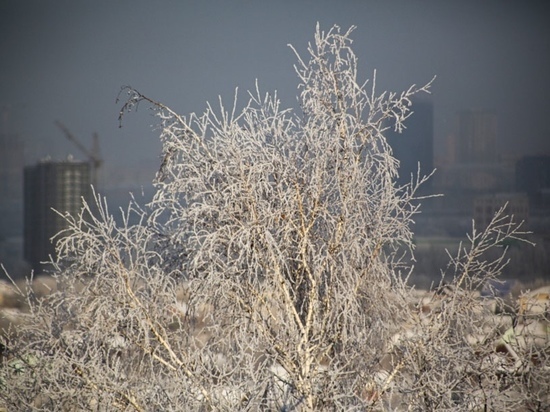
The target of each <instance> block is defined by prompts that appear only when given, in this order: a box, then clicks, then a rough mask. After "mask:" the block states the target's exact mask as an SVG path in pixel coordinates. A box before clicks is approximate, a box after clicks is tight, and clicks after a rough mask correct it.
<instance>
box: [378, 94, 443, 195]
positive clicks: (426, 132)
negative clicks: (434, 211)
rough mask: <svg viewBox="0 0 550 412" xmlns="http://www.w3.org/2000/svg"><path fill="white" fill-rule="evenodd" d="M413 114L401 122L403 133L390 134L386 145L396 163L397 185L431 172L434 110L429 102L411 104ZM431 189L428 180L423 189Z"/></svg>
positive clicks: (432, 165) (415, 101)
mask: <svg viewBox="0 0 550 412" xmlns="http://www.w3.org/2000/svg"><path fill="white" fill-rule="evenodd" d="M412 111H413V114H412V115H411V116H410V117H409V118H408V119H407V120H406V121H405V126H406V129H404V130H403V132H402V133H396V132H392V133H390V134H389V136H388V141H389V143H390V145H391V147H392V150H393V155H394V157H395V158H396V159H397V160H399V179H398V182H399V183H400V184H406V183H409V182H410V181H411V175H413V176H414V178H415V180H416V177H417V175H418V163H420V174H421V175H427V174H430V173H431V172H432V170H433V168H434V162H433V153H434V127H433V125H434V109H433V103H432V102H431V101H424V100H413V102H412ZM430 186H431V179H430V180H429V181H428V182H427V184H426V185H425V186H424V188H428V187H430Z"/></svg>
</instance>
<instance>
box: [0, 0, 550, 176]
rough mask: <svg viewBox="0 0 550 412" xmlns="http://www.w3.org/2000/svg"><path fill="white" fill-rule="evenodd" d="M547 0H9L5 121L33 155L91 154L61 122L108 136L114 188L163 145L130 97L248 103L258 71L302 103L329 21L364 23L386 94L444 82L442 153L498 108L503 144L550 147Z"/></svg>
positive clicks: (0, 34)
mask: <svg viewBox="0 0 550 412" xmlns="http://www.w3.org/2000/svg"><path fill="white" fill-rule="evenodd" d="M548 17H550V16H549V14H548V12H547V8H546V7H545V2H542V1H524V2H519V1H502V0H501V1H492V0H491V1H483V2H477V1H464V0H459V1H446V2H441V1H384V2H380V1H368V0H363V1H359V0H357V1H319V0H317V1H301V0H293V1H270V2H264V1H244V0H237V1H201V2H192V1H158V2H145V1H128V0H120V1H96V2H84V1H74V0H70V1H58V0H56V1H48V2H45V1H28V0H1V1H0V30H1V31H0V51H1V55H2V58H1V60H0V61H1V63H0V106H2V107H5V108H9V111H8V112H7V114H8V119H7V120H6V121H4V122H3V124H2V129H3V130H4V131H8V132H15V133H18V134H19V135H20V136H21V137H22V138H23V139H24V140H25V142H26V148H27V149H26V162H27V163H34V162H35V161H36V160H37V159H38V158H39V157H43V156H46V155H48V154H50V155H52V156H53V157H54V158H55V157H58V158H60V157H64V156H66V155H67V154H68V153H75V154H78V151H77V150H76V149H75V148H74V146H73V145H71V144H70V143H69V142H68V141H67V140H66V139H65V138H64V137H63V134H62V133H61V131H60V130H59V129H58V128H57V127H56V126H55V125H54V121H55V120H56V119H59V120H61V121H62V122H63V123H65V124H66V125H67V126H68V128H69V129H70V130H71V131H72V132H73V133H74V134H75V135H77V136H78V137H79V138H80V139H81V140H83V141H84V142H85V143H86V144H90V143H91V136H92V133H93V132H97V133H98V134H99V136H100V139H101V149H102V153H103V156H104V157H105V162H106V163H105V168H106V175H105V179H106V180H107V182H106V183H108V181H109V173H111V172H113V171H116V170H118V169H121V168H122V169H124V168H130V169H135V170H139V169H140V168H141V169H142V170H143V173H142V174H141V175H139V176H138V177H136V179H138V180H143V183H145V182H146V181H147V180H148V179H149V178H150V177H152V170H154V168H155V167H156V162H157V159H158V155H159V151H160V144H159V143H158V139H157V138H156V135H157V133H156V132H155V131H153V130H152V128H151V125H154V124H155V119H154V118H153V117H151V115H150V113H148V111H147V109H146V107H145V106H142V107H141V108H140V111H139V112H138V113H137V114H132V115H131V116H128V117H126V119H125V122H124V125H123V128H122V129H119V128H118V121H117V117H118V110H119V108H120V104H118V105H117V104H115V99H116V97H117V94H118V92H119V90H120V88H121V86H123V85H131V86H133V87H135V88H137V89H138V90H140V91H142V92H143V93H145V94H147V95H148V96H150V97H153V98H155V99H158V100H161V101H162V102H164V103H166V104H168V105H170V106H171V107H172V108H174V109H175V110H177V111H178V112H180V113H182V114H187V113H189V112H193V111H194V112H200V111H202V110H203V109H204V108H205V102H206V101H211V102H213V103H215V102H216V101H217V96H218V94H221V95H222V97H223V98H224V99H225V100H226V101H227V102H228V103H230V102H231V100H232V94H233V91H234V89H235V87H239V90H240V91H241V96H242V99H243V101H244V98H245V93H244V92H245V90H247V89H250V88H253V87H254V82H255V79H256V78H258V80H259V83H260V85H261V87H262V89H263V90H264V91H266V92H267V91H272V90H275V89H277V90H278V93H279V95H280V96H281V97H282V99H283V103H284V106H292V107H295V106H296V103H295V98H294V96H295V94H296V85H297V80H296V76H295V74H294V72H293V68H292V65H293V63H294V56H293V53H292V51H291V50H290V49H289V48H288V47H287V44H288V43H292V44H293V45H295V46H296V47H297V49H298V50H299V51H300V52H304V51H305V46H306V44H307V42H308V41H310V40H311V38H312V35H313V32H314V29H315V24H316V22H317V21H319V22H320V24H321V27H322V28H326V29H329V28H330V26H331V25H332V24H338V25H340V26H341V27H342V28H347V27H349V26H350V25H356V26H357V29H356V30H355V32H354V34H353V38H354V39H355V41H354V50H355V52H356V54H357V55H358V57H359V63H360V67H361V73H362V75H363V76H364V77H366V76H370V74H371V73H372V71H373V70H374V69H377V72H378V85H379V86H380V90H382V89H383V88H389V89H391V90H400V89H402V88H405V87H407V86H408V85H410V84H412V83H417V84H419V83H425V82H428V81H429V80H430V79H431V78H432V77H433V76H434V75H436V76H437V79H436V82H435V83H434V86H433V102H434V108H435V138H436V151H441V147H442V144H441V141H442V140H443V139H444V138H445V137H446V136H447V135H448V134H450V133H452V132H453V123H454V114H455V113H456V111H458V110H461V109H467V108H486V109H490V110H494V111H495V112H496V113H497V114H498V130H499V134H498V139H499V146H500V148H501V152H502V153H514V154H533V153H548V152H550V126H549V123H548V120H547V116H548V113H550V99H548V97H547V94H548V92H550V76H548V73H550V26H549V25H548Z"/></svg>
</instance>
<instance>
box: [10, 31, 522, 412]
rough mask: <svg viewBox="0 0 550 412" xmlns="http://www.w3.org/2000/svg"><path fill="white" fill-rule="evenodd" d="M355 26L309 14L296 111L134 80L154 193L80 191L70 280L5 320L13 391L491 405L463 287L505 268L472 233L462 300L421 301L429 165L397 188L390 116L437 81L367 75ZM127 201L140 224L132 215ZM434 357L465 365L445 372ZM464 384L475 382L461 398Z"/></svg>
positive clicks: (64, 267)
mask: <svg viewBox="0 0 550 412" xmlns="http://www.w3.org/2000/svg"><path fill="white" fill-rule="evenodd" d="M350 33H351V30H349V31H347V32H345V33H342V32H341V31H340V29H339V28H338V27H333V28H332V29H331V30H330V31H328V32H322V31H320V29H319V28H318V29H317V31H316V34H315V39H314V43H313V44H311V45H310V46H309V47H308V56H307V58H306V57H300V56H298V55H297V59H298V63H297V65H296V68H295V69H296V73H297V75H298V77H299V80H300V87H299V102H300V111H299V112H295V111H292V110H289V109H283V108H282V107H281V104H280V102H279V100H278V99H277V97H276V95H273V96H272V95H269V94H262V93H261V92H260V90H259V87H258V86H257V87H256V90H255V91H253V92H251V93H249V101H248V104H246V106H245V107H244V109H242V110H240V111H237V109H236V107H237V101H236V100H237V97H235V101H234V102H233V106H232V108H231V109H226V108H225V107H224V105H223V104H222V102H221V101H220V105H219V106H220V107H219V109H213V108H212V107H211V106H208V109H207V110H206V112H205V113H204V114H202V115H200V116H199V115H196V114H191V115H189V116H181V115H179V114H177V113H176V112H174V111H173V110H172V109H170V108H169V107H167V106H165V105H164V104H162V103H160V102H157V101H155V100H153V99H150V98H149V97H147V96H145V95H143V94H141V93H139V92H138V91H136V90H134V89H131V88H126V89H124V90H123V93H127V99H126V102H125V103H124V105H123V107H122V109H121V112H120V116H121V119H122V117H123V116H124V115H125V113H127V112H128V111H131V110H132V109H134V108H135V107H136V106H137V105H138V104H140V103H146V104H148V105H150V106H151V107H152V108H153V109H154V110H155V112H156V114H157V115H158V118H159V121H160V125H161V130H162V132H161V135H160V138H161V141H162V144H163V149H162V157H161V164H160V168H159V172H158V174H157V176H156V179H155V186H156V189H157V192H156V195H155V197H154V199H153V200H152V202H151V203H150V204H149V205H147V207H146V208H144V209H142V208H140V207H139V206H138V205H136V204H135V202H134V203H132V204H131V205H130V206H129V208H128V211H127V212H126V215H125V220H124V222H125V223H124V224H123V225H122V226H121V227H117V226H116V225H115V224H114V223H113V218H112V217H111V215H110V214H109V212H108V210H107V206H106V203H105V202H104V200H103V199H101V198H99V197H98V198H97V199H96V200H97V203H98V209H99V211H98V213H96V214H95V215H94V216H92V217H91V215H92V213H91V212H90V210H89V207H88V206H86V208H85V209H84V210H83V212H82V216H80V217H69V218H68V219H69V221H70V222H71V229H70V230H69V232H70V233H69V235H68V236H67V237H64V238H63V239H62V240H61V241H60V243H59V244H58V249H59V256H60V258H59V261H58V262H56V265H57V266H56V267H57V269H56V272H55V276H56V278H57V280H58V283H59V289H58V290H59V291H58V292H57V293H54V294H51V295H50V296H48V297H45V298H43V299H42V300H39V301H32V300H29V306H30V315H29V317H28V325H29V326H27V327H24V328H21V330H20V331H18V333H17V334H16V335H14V336H13V340H14V341H16V342H18V343H17V346H16V347H14V349H13V350H14V352H13V353H14V355H13V359H12V360H10V361H9V362H15V361H17V362H18V363H16V364H17V365H18V366H17V368H15V367H13V366H10V365H12V364H10V363H9V362H8V363H7V367H6V368H4V369H3V375H2V381H1V382H2V385H4V386H3V388H4V389H2V397H3V398H4V399H5V402H6V404H8V405H19V406H20V405H24V408H27V409H32V408H43V409H46V410H63V408H65V407H66V408H69V409H71V410H74V409H79V410H80V409H82V410H87V409H93V410H168V411H170V410H173V411H181V410H227V411H234V410H250V411H257V410H300V411H301V410H304V411H305V410H308V411H319V410H369V409H370V410H384V409H391V410H394V409H398V410H399V409H403V410H405V409H407V407H411V408H413V409H415V410H436V409H437V410H446V409H453V408H454V407H456V408H457V409H461V410H466V409H467V407H466V406H465V405H470V404H473V405H475V406H479V407H481V406H482V405H488V403H487V401H486V398H483V397H482V394H484V393H489V394H490V395H491V396H493V395H494V393H493V392H491V391H497V392H498V390H499V389H498V388H500V386H499V385H500V381H499V376H497V372H496V371H497V368H496V367H495V368H493V369H491V367H487V368H486V369H487V372H486V374H484V375H483V376H481V377H480V376H479V375H475V374H472V370H473V369H475V368H474V366H475V365H476V362H478V363H483V362H487V361H490V360H491V359H492V358H491V356H492V355H493V354H494V351H490V350H488V349H486V348H488V347H490V345H489V346H485V347H484V348H485V349H484V350H485V352H484V351H476V350H474V349H472V345H473V344H472V343H471V342H470V341H469V340H468V337H469V336H470V335H471V330H470V329H467V328H465V327H464V325H467V324H472V325H473V324H474V322H473V320H474V319H477V318H476V316H477V315H476V313H475V311H474V310H473V309H475V307H476V305H477V303H476V302H474V301H473V300H471V299H470V300H467V298H464V299H466V300H464V302H466V303H467V305H469V306H466V308H462V307H460V308H459V307H457V306H456V302H458V301H460V300H459V299H463V298H462V296H466V297H468V296H470V295H469V294H468V293H467V292H468V291H469V289H468V288H470V287H472V284H473V283H472V282H473V281H472V279H473V280H475V282H477V281H482V280H483V279H485V278H488V277H494V276H497V275H498V270H499V267H500V266H499V263H498V262H497V263H496V264H495V265H494V266H490V267H491V268H493V271H483V270H482V269H483V266H480V264H474V263H475V262H481V260H480V259H481V255H478V254H476V253H477V252H476V251H478V250H480V249H479V244H480V243H479V242H478V243H477V244H476V239H478V238H476V237H475V236H474V239H473V242H472V243H473V245H474V246H473V249H472V250H470V251H468V250H466V251H465V255H464V256H462V255H460V256H458V257H457V258H456V260H454V261H453V262H454V265H455V267H456V268H457V271H456V273H457V275H456V276H454V277H453V279H461V280H460V281H457V282H455V283H456V285H455V286H456V288H454V289H453V291H452V292H450V293H451V301H450V302H451V303H452V304H448V303H442V304H441V305H440V306H439V309H437V310H435V309H434V310H433V311H432V312H431V313H430V314H428V315H425V316H424V315H423V314H422V313H421V311H420V312H419V307H418V306H417V305H416V304H414V303H413V301H412V297H413V292H412V291H411V289H410V288H409V287H407V286H406V283H405V279H404V278H405V277H406V276H407V274H408V273H409V270H410V266H409V264H408V262H407V261H405V260H404V256H406V254H405V251H407V250H408V251H409V252H410V253H412V249H413V245H412V233H411V230H410V223H411V222H412V218H413V216H414V214H415V213H416V212H417V210H418V207H419V206H418V202H413V200H415V196H416V195H415V193H416V190H417V188H418V186H419V185H421V184H422V183H423V181H424V180H425V178H421V179H419V181H416V182H414V181H413V182H411V183H410V184H409V185H407V186H405V187H398V186H396V183H395V180H396V177H397V173H398V162H397V161H396V159H394V158H393V157H392V151H391V148H390V147H389V146H388V143H387V142H386V139H385V137H384V132H385V131H386V130H387V128H389V127H392V128H395V129H397V130H400V129H401V128H402V127H403V122H404V121H405V120H406V118H407V117H408V116H409V115H410V114H411V97H412V96H413V95H415V94H416V93H419V92H428V90H429V86H430V84H427V85H426V86H423V87H415V86H413V87H411V88H410V89H408V90H407V91H405V92H403V93H400V94H395V93H381V94H379V93H378V92H377V91H376V87H375V79H373V80H372V81H371V82H370V83H369V82H366V83H358V80H357V60H356V58H355V55H354V54H353V51H352V49H351V47H350V46H351V40H350ZM131 214H137V216H138V217H139V218H140V224H139V225H134V226H131V225H129V224H128V222H129V220H130V219H129V215H131ZM495 225H497V226H498V225H500V226H498V227H499V228H501V229H502V230H501V232H499V233H503V235H502V237H500V238H498V239H499V240H498V241H496V240H493V238H490V240H489V241H488V242H485V243H484V241H482V242H481V244H482V245H484V246H483V247H485V246H491V245H494V244H495V243H498V242H499V241H502V240H503V239H507V238H510V237H514V236H515V235H516V234H518V233H517V231H515V229H514V228H513V226H511V225H510V224H504V223H502V222H501V221H497V223H495ZM495 225H493V226H492V227H490V228H489V229H488V231H491V230H493V229H492V228H494V227H495ZM499 230H500V229H499ZM507 230H508V231H507ZM483 239H485V238H483ZM483 239H482V240H483ZM476 247H477V249H476ZM470 261H471V262H470ZM464 262H466V263H464ZM468 262H470V263H468ZM472 262H473V263H472ZM476 265H477V266H476ZM489 265H491V264H489ZM468 299H469V298H468ZM453 302H454V303H453ZM461 302H462V301H461ZM453 305H454V306H453ZM441 308H443V309H441ZM449 308H453V309H452V310H451V309H449ZM449 310H450V312H449ZM446 311H447V312H446ZM455 325H459V326H460V327H457V328H456V331H457V332H456V335H455V334H452V333H451V332H450V328H451V327H455ZM478 329H479V328H478ZM478 329H476V331H478ZM479 330H481V329H479ZM443 332H445V333H443ZM432 342H436V343H437V344H432ZM10 345H11V346H10V347H13V345H12V344H11V342H10ZM450 348H453V349H455V351H452V350H451V349H450ZM516 352H517V351H516ZM438 353H445V356H446V357H449V359H452V362H454V364H456V365H457V366H456V369H455V370H454V371H453V372H452V373H450V372H449V370H448V368H447V365H448V364H449V359H447V358H442V357H437V356H438V355H437V354H438ZM464 353H467V354H468V355H469V357H467V356H466V357H464V356H463V355H464ZM478 353H479V354H480V355H479V356H478ZM516 355H517V353H516ZM495 356H498V355H495ZM517 356H521V355H517ZM462 359H464V362H462V361H461V360H462ZM13 365H15V363H14V364H13ZM425 365H429V367H430V369H428V370H425V369H423V368H425ZM506 371H508V370H507V369H506ZM506 373H509V374H510V376H513V373H515V372H513V370H510V371H509V372H506ZM457 379H458V381H459V382H460V385H458V384H456V385H454V386H453V384H454V383H455V381H456V380H457ZM445 385H446V386H445ZM449 385H450V386H449ZM443 387H445V388H450V389H445V390H444V391H443V392H441V391H442V390H443V389H442V388H443ZM21 388H25V390H24V391H23V390H20V389H21ZM495 388H496V389H495ZM468 390H470V391H471V393H473V394H475V396H474V395H472V396H469V397H467V396H465V395H463V393H466V392H467V391H468ZM484 390H486V392H483V391H484ZM476 391H477V392H476ZM479 391H482V392H481V393H480V392H479ZM484 399H485V400H484ZM523 401H525V397H524V398H521V400H520V402H523ZM472 402H473V403H472ZM483 402H485V404H484V403H483ZM499 405H500V404H499ZM502 405H504V406H506V405H507V404H506V402H504V403H502ZM472 410H473V409H472ZM499 410H506V409H502V408H501V409H499ZM508 410H511V409H508Z"/></svg>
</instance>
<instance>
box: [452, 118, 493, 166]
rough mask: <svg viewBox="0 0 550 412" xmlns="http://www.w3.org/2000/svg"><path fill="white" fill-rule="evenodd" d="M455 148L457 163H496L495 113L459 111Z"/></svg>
mask: <svg viewBox="0 0 550 412" xmlns="http://www.w3.org/2000/svg"><path fill="white" fill-rule="evenodd" d="M456 150H457V151H456V157H457V159H456V160H457V162H458V163H462V164H471V163H477V164H479V163H483V164H490V163H496V162H497V160H498V151H497V116H496V114H494V113H492V112H490V111H486V110H465V111H461V112H459V113H458V114H457V129H456Z"/></svg>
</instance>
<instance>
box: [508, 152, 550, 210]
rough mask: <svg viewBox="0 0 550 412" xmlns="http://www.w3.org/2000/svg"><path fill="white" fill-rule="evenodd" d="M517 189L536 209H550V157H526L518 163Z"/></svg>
mask: <svg viewBox="0 0 550 412" xmlns="http://www.w3.org/2000/svg"><path fill="white" fill-rule="evenodd" d="M516 188H517V190H518V191H522V192H525V193H527V195H528V196H529V200H530V201H531V203H532V204H533V205H534V206H536V207H550V201H549V196H548V192H549V191H550V156H526V157H524V158H522V159H520V160H519V161H518V162H517V163H516Z"/></svg>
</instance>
